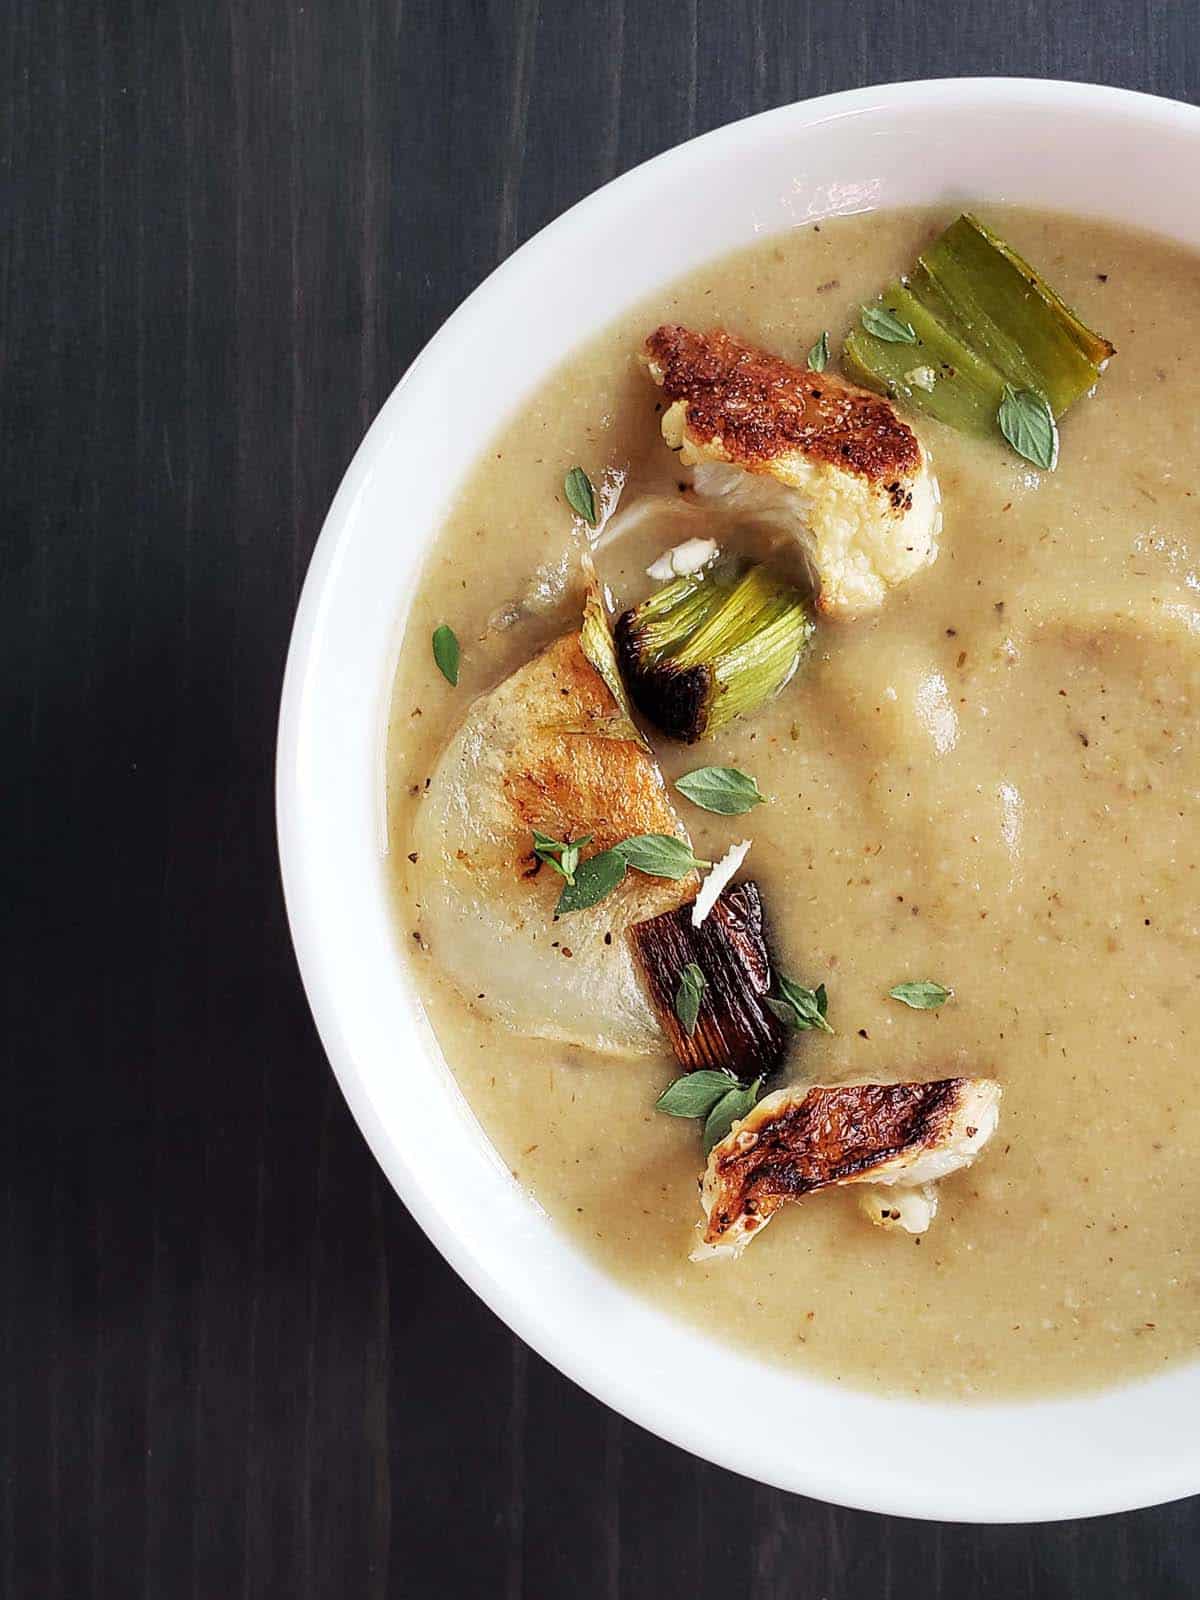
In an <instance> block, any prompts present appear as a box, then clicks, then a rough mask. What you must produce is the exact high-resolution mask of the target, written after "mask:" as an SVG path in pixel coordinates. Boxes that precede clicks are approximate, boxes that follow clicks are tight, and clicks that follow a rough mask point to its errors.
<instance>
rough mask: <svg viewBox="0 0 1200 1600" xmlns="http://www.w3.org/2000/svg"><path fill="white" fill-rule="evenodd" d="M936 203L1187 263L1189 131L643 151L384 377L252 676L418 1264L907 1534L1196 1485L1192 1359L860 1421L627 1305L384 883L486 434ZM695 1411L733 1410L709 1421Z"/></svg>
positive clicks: (1115, 126)
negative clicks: (676, 290) (569, 1230)
mask: <svg viewBox="0 0 1200 1600" xmlns="http://www.w3.org/2000/svg"><path fill="white" fill-rule="evenodd" d="M968 199H969V200H982V201H993V202H998V201H1014V202H1019V203H1022V204H1027V205H1033V206H1050V207H1060V208H1062V209H1064V210H1068V211H1073V212H1078V213H1082V214H1087V215H1094V216H1097V217H1103V218H1109V219H1113V220H1117V221H1121V222H1129V223H1133V224H1136V225H1137V226H1140V227H1143V228H1151V229H1155V230H1157V231H1159V232H1160V233H1163V234H1166V235H1168V236H1170V237H1171V238H1173V239H1177V240H1180V241H1182V242H1184V243H1186V244H1189V245H1191V246H1193V247H1197V248H1200V203H1198V202H1200V111H1197V110H1195V109H1193V108H1191V107H1188V106H1183V105H1177V104H1174V103H1172V102H1168V101H1164V100H1156V99H1152V98H1149V97H1147V96H1143V95H1135V94H1129V93H1126V92H1123V91H1120V90H1116V89H1104V88H1095V87H1090V86H1086V85H1081V84H1069V83H1051V82H1038V81H1022V80H1006V79H960V80H950V81H944V82H933V83H912V84H895V85H891V86H889V87H886V88H880V89H862V90H856V91H854V92H852V93H849V94H840V95H833V96H831V97H830V98H828V99H823V100H814V101H809V102H807V103H805V104H801V105H794V106H787V107H784V108H783V109H781V110H778V111H771V112H767V113H765V114H764V115H762V116H757V117H752V118H750V119H749V120H748V121H745V122H739V123H735V124H733V125H732V126H730V127H727V128H722V129H719V130H718V131H717V132H715V133H710V134H707V135H706V136H705V137H703V138H700V139H695V140H693V141H692V142H691V143H690V144H686V145H682V146H680V148H678V149H676V150H672V151H669V152H668V153H667V154H666V155H663V156H660V157H658V159H657V160H654V161H651V162H648V163H647V164H646V165H645V166H642V167H639V168H638V169H637V170H636V171H634V172H631V173H628V174H627V175H626V176H625V177H623V178H620V179H618V180H617V181H616V182H614V183H611V184H609V185H608V186H607V187H606V188H604V189H601V190H600V191H599V193H597V194H594V195H592V196H591V198H590V199H588V200H585V201H583V202H582V204H580V205H578V206H576V207H575V208H574V209H573V210H571V211H569V212H567V214H566V215H565V216H563V217H561V218H559V220H558V221H557V222H555V223H553V224H552V225H551V226H550V227H548V228H546V229H544V230H543V232H542V233H540V234H538V236H537V237H536V238H535V239H533V240H531V241H530V243H528V244H527V245H525V246H524V248H523V249H521V250H519V251H517V253H516V254H515V255H514V256H512V257H511V258H510V259H509V260H508V261H506V262H505V263H504V265H503V266H502V267H500V268H499V269H498V270H497V271H496V272H494V273H493V274H492V276H491V277H490V278H489V279H488V280H487V281H486V283H484V284H483V285H482V287H481V288H479V289H477V290H476V291H475V293H474V294H473V295H472V296H471V297H470V299H469V300H467V301H466V303H465V304H464V305H463V306H461V307H460V309H459V310H458V311H457V312H456V313H455V314H454V316H452V317H451V318H450V320H449V321H448V322H447V323H446V325H445V326H444V327H443V328H442V329H441V331H440V332H439V333H438V334H437V336H436V337H435V338H434V339H433V340H432V341H431V342H430V343H429V345H428V346H427V347H426V349H425V350H424V352H423V353H422V355H421V356H420V357H419V358H418V360H417V361H416V362H415V363H414V364H413V366H412V367H411V368H410V370H409V372H408V373H407V374H406V376H405V377H404V379H403V381H402V382H401V383H400V384H399V385H398V387H397V388H396V390H395V392H394V393H393V395H392V396H391V398H390V399H389V400H388V402H387V404H386V405H385V406H384V408H383V410H382V411H381V412H380V414H379V416H378V418H377V419H376V421H375V423H374V425H373V426H372V428H371V430H370V432H369V433H368V435H367V437H366V439H365V440H364V442H363V444H362V446H361V448H360V449H359V451H358V454H357V455H356V456H355V458H354V461H353V462H352V464H351V466H350V469H349V471H348V472H347V474H346V477H345V480H344V482H343V483H342V486H341V488H340V489H339V491H338V494H337V498H336V499H335V501H334V503H333V507H332V509H331V510H330V513H329V516H328V518H327V520H326V523H325V527H324V530H323V532H322V534H321V538H320V542H319V543H318V545H317V549H316V553H315V555H314V556H313V561H312V566H311V567H310V569H309V573H308V579H307V581H306V583H305V586H304V593H303V596H302V597H301V601H300V607H299V611H298V613H297V617H296V625H295V632H294V634H293V636H292V644H291V652H290V654H289V657H288V664H287V674H286V678H285V681H284V688H283V705H282V712H281V718H280V730H279V752H278V776H277V804H278V823H279V845H280V855H281V858H282V864H283V880H284V887H285V892H286V896H287V905H288V914H289V917H290V919H291V926H292V935H293V938H294V940H295V945H296V952H297V955H298V957H299V961H300V970H301V973H302V974H303V978H304V983H305V987H306V988H307V990H308V997H309V1000H310V1002H311V1005H312V1009H313V1013H314V1015H315V1017H316V1021H317V1026H318V1028H319V1029H320V1033H321V1038H322V1040H323V1041H324V1044H325V1048H326V1050H327V1051H328V1054H329V1058H330V1060H331V1061H332V1063H333V1066H334V1070H335V1072H336V1073H337V1076H338V1079H339V1081H340V1083H341V1086H342V1089H343V1091H344V1093H345V1095H346V1098H347V1100H348V1101H349V1103H350V1106H351V1109H352V1110H353V1112H354V1115H355V1116H356V1117H357V1119H358V1122H359V1125H360V1126H361V1128H362V1130H363V1133H364V1134H365V1135H366V1138H367V1140H368V1142H369V1144H370V1146H371V1148H372V1150H373V1151H374V1152H375V1155H376V1157H377V1158H378V1160H379V1162H380V1164H381V1165H382V1167H383V1168H384V1170H385V1172H386V1173H387V1175H388V1177H389V1178H390V1179H391V1181H392V1183H393V1184H394V1185H395V1187H396V1189H397V1191H398V1192H399V1194H400V1195H401V1196H402V1197H403V1199H404V1201H405V1203H406V1204H407V1205H408V1207H409V1209H410V1210H411V1211H412V1213H413V1215H414V1216H415V1217H416V1219H417V1221H418V1222H419V1223H420V1224H421V1226H422V1227H423V1228H424V1229H425V1231H426V1232H427V1233H428V1235H429V1237H430V1238H431V1239H432V1240H433V1242H434V1243H435V1244H436V1245H437V1247H438V1248H439V1249H440V1250H441V1251H442V1253H443V1254H444V1255H445V1257H446V1259H447V1260H448V1261H449V1262H450V1263H451V1265H452V1266H453V1267H454V1268H455V1269H456V1270H457V1271H458V1272H459V1273H461V1274H462V1276H463V1277H464V1278H465V1279H466V1281H467V1282H468V1283H469V1284H470V1285H471V1287H472V1288H473V1289H475V1291H476V1292H477V1293H478V1294H480V1295H481V1296H482V1297H483V1299H484V1300H485V1301H486V1302H487V1303H488V1305H490V1306H491V1307H492V1309H493V1310H494V1311H495V1312H497V1314H498V1315H499V1316H501V1317H503V1319H504V1320H505V1322H507V1323H508V1324H509V1326H510V1327H512V1328H513V1329H514V1330H515V1331H516V1332H517V1333H518V1334H520V1335H521V1337H522V1338H523V1339H525V1340H527V1341H528V1343H529V1344H531V1345H532V1346H533V1347H534V1349H535V1350H537V1351H539V1352H540V1353H541V1354H542V1355H543V1356H545V1357H546V1359H547V1360H549V1361H552V1362H553V1363H554V1364H555V1366H557V1367H559V1368H560V1369H561V1370H562V1371H563V1372H565V1373H567V1374H568V1375H569V1376H570V1377H572V1378H574V1379H575V1380H576V1381H577V1382H578V1383H580V1384H582V1385H583V1386H584V1388H586V1389H588V1390H590V1391H591V1393H592V1394H594V1395H597V1396H598V1397H599V1398H600V1399H601V1400H604V1401H605V1402H606V1403H607V1404H609V1405H611V1406H613V1407H615V1408H616V1409H617V1410H618V1411H620V1412H623V1413H624V1414H625V1415H626V1416H629V1417H632V1418H633V1419H635V1420H636V1421H637V1422H640V1423H641V1424H642V1425H643V1426H645V1427H647V1428H650V1429H652V1430H653V1431H654V1432H655V1433H658V1434H661V1435H662V1436H663V1437H664V1438H667V1439H671V1440H673V1441H674V1442H675V1443H676V1444H679V1445H682V1446H683V1447H684V1448H685V1449H687V1450H692V1451H694V1452H695V1453H696V1454H697V1455H700V1456H704V1457H707V1458H708V1459H709V1460H711V1461H715V1462H719V1463H721V1464H722V1465H724V1466H727V1467H731V1468H733V1469H734V1470H735V1471H737V1472H742V1473H746V1474H747V1475H748V1476H750V1477H754V1478H759V1479H761V1480H763V1481H764V1482H767V1483H772V1484H776V1485H778V1486H780V1487H782V1488H786V1489H794V1490H798V1491H800V1492H802V1493H804V1494H810V1495H817V1496H819V1497H821V1498H822V1499H825V1500H832V1501H837V1502H839V1503H841V1504H843V1505H848V1506H860V1507H866V1508H871V1509H874V1510H879V1511H889V1512H895V1513H900V1514H903V1515H907V1516H918V1517H939V1518H953V1519H961V1520H968V1521H980V1522H990V1521H1036V1520H1041V1519H1047V1518H1056V1517H1073V1516H1083V1515H1088V1514H1092V1513H1096V1512H1103V1511H1117V1510H1123V1509H1126V1508H1129V1507H1134V1506H1141V1505H1148V1504H1153V1503H1156V1502H1159V1501H1163V1500H1169V1499H1173V1498H1175V1497H1177V1496H1180V1495H1184V1494H1188V1493H1191V1492H1193V1491H1196V1490H1200V1434H1198V1432H1197V1430H1196V1429H1195V1428H1194V1427H1193V1426H1191V1423H1190V1419H1191V1418H1193V1417H1195V1415H1196V1414H1197V1410H1198V1408H1200V1366H1190V1367H1177V1368H1175V1369H1173V1370H1171V1371H1168V1372H1166V1373H1164V1375H1163V1376H1161V1377H1158V1378H1155V1379H1152V1380H1150V1381H1146V1382H1140V1383H1136V1384H1130V1385H1127V1386H1125V1387H1122V1388H1118V1389H1113V1390H1109V1391H1106V1392H1104V1393H1102V1394H1098V1395H1095V1396H1092V1397H1085V1398H1071V1399H1062V1400H1046V1401H1038V1402H1030V1403H1022V1404H993V1405H984V1406H980V1405H973V1406H956V1405H952V1404H932V1403H925V1402H921V1401H915V1400H902V1399H880V1398H877V1397H874V1396H870V1395H866V1394H860V1393H855V1392H853V1391H847V1390H845V1389H843V1388H841V1387H839V1386H837V1385H835V1384H831V1383H829V1382H827V1381H824V1380H821V1379H819V1378H816V1377H808V1376H806V1375H805V1374H804V1373H803V1371H799V1372H791V1371H784V1370H782V1369H780V1368H773V1367H768V1366H764V1365H761V1364H759V1363H758V1362H756V1361H754V1360H751V1359H749V1358H746V1357H743V1356H741V1355H740V1354H739V1353H738V1352H737V1351H735V1350H730V1349H729V1348H727V1347H726V1346H723V1345H718V1344H716V1343H714V1342H713V1341H711V1340H710V1339H708V1338H707V1337H705V1335H704V1334H703V1333H701V1332H700V1331H698V1330H697V1329H695V1328H693V1327H690V1326H686V1325H683V1324H681V1323H679V1322H677V1321H675V1320H673V1319H671V1318H670V1317H668V1316H667V1315H665V1314H664V1313H662V1312H660V1311H658V1310H656V1309H655V1308H654V1307H652V1306H651V1305H650V1304H648V1303H647V1302H645V1301H643V1300H641V1299H639V1298H637V1297H636V1296H635V1295H633V1294H631V1293H630V1292H628V1291H627V1290H626V1289H625V1288H623V1287H622V1286H621V1285H619V1284H617V1283H615V1282H614V1281H613V1280H612V1279H611V1278H609V1277H607V1276H606V1275H605V1274H604V1273H603V1272H601V1271H600V1270H599V1269H598V1268H597V1267H596V1266H595V1265H593V1264H592V1262H591V1261H589V1260H588V1259H587V1258H586V1257H584V1256H583V1255H581V1254H580V1253H579V1252H578V1251H577V1250H576V1249H575V1248H574V1247H573V1246H572V1245H571V1244H570V1242H569V1241H568V1240H567V1238H566V1237H565V1236H564V1235H562V1234H560V1233H559V1232H558V1231H557V1230H556V1229H555V1227H554V1226H553V1224H552V1223H551V1222H550V1220H549V1219H548V1218H547V1217H546V1216H545V1215H544V1214H543V1213H542V1211H541V1210H540V1209H539V1208H538V1206H537V1205H536V1204H535V1203H534V1202H533V1201H531V1200H530V1199H529V1198H528V1197H527V1196H526V1195H525V1194H524V1193H523V1192H522V1191H521V1189H520V1188H518V1187H517V1185H516V1184H515V1182H514V1181H513V1179H512V1177H511V1176H510V1174H509V1173H508V1171H507V1169H506V1168H505V1167H504V1165H503V1163H502V1162H501V1161H500V1160H499V1158H498V1157H497V1156H496V1154H495V1152H494V1151H493V1150H492V1148H491V1146H490V1145H489V1144H488V1142H487V1140H486V1139H485V1137H484V1136H483V1134H482V1132H481V1130H480V1129H479V1126H478V1124H477V1123H476V1122H475V1120H474V1118H473V1116H472V1114H471V1112H470V1110H469V1108H468V1107H467V1105H466V1103H465V1102H464V1100H463V1098H462V1096H461V1095H460V1093H459V1091H458V1089H457V1087H456V1085H455V1082H454V1080H453V1078H452V1076H451V1074H450V1072H449V1070H448V1069H447V1067H446V1065H445V1062H444V1061H443V1059H442V1057H441V1054H440V1052H439V1049H438V1046H437V1043H436V1041H435V1039H434V1038H433V1035H432V1032H431V1030H430V1028H429V1026H428V1024H427V1023H426V1022H425V1021H424V1018H423V1014H422V1011H421V1008H420V1005H419V1002H418V999H417V997H416V995H415V994H414V992H413V990H412V988H411V986H410V983H409V981H408V978H407V975H406V973H405V970H404V967H403V964H402V962H401V959H400V955H399V944H400V937H399V934H398V930H397V928H396V926H395V924H394V920H393V914H392V909H391V906H390V904H389V899H388V892H387V886H386V881H385V862H384V848H385V826H384V818H385V805H384V744H385V727H386V713H387V706H388V698H389V693H390V689H391V684H392V675H393V670H394V667H395V662H396V655H397V650H398V648H399V643H400V638H401V634H402V631H403V628H404V621H405V608H406V602H407V599H408V597H409V596H410V595H411V593H412V590H413V585H414V584H415V582H416V580H417V574H418V572H419V570H420V567H421V563H422V561H423V559H424V557H425V554H426V551H427V550H428V548H429V544H430V541H431V540H432V539H433V538H434V536H435V534H436V532H437V530H438V525H439V522H440V520H441V517H442V514H443V511H444V509H445V508H446V506H447V503H448V502H449V500H450V499H451V497H452V496H453V495H454V493H455V492H456V490H457V488H458V486H459V483H460V481H461V479H462V477H463V474H464V471H465V470H466V469H467V468H468V467H469V466H470V464H471V462H472V460H473V458H474V457H476V456H477V455H478V454H479V453H480V452H481V451H482V449H483V447H484V445H485V444H486V442H487V440H488V438H489V436H490V435H491V434H492V432H493V430H494V429H495V428H496V427H497V426H498V425H499V424H500V423H501V421H502V420H503V419H504V418H505V416H506V415H507V414H508V413H509V412H510V411H511V410H512V409H513V407H514V406H515V405H516V404H517V403H518V402H519V401H520V400H521V399H522V398H523V397H524V396H525V395H526V394H527V393H528V392H529V391H530V390H531V389H532V388H533V387H534V386H535V385H537V384H538V383H540V382H541V380H542V379H543V377H545V375H546V374H547V373H548V372H550V370H551V369H552V368H553V367H554V366H555V365H556V363H557V362H558V361H559V360H560V358H561V357H562V355H563V354H564V352H565V351H567V350H569V349H570V348H571V347H572V346H573V345H575V344H577V343H579V342H580V341H581V340H583V339H585V338H586V337H588V336H589V335H590V334H592V333H593V332H595V331H596V330H598V329H600V328H601V327H603V326H604V324H606V323H607V322H608V321H609V320H610V319H611V318H612V317H614V316H615V315H616V314H617V313H618V312H619V311H621V310H622V309H623V308H625V307H626V306H628V305H630V304H631V303H632V302H635V301H638V300H640V299H642V298H643V297H644V296H645V295H646V294H647V293H648V292H650V291H651V290H653V289H654V288H656V287H657V286H658V285H660V284H664V283H666V282H668V281H669V280H671V279H672V278H675V277H676V276H678V275H679V274H680V273H683V272H686V271H688V270H690V269H691V268H693V267H696V266H697V265H699V264H700V263H701V262H704V261H707V260H709V259H711V258H712V257H714V256H719V255H721V254H723V253H725V252H726V251H728V250H731V249H733V248H735V247H736V246H739V245H744V244H746V243H747V242H749V241H750V240H752V239H753V238H754V237H756V236H758V235H763V234H771V233H773V232H776V231H779V230H782V229H785V228H789V227H792V226H795V225H796V224H798V223H802V222H811V221H812V220H814V219H819V218H821V217H825V216H829V215H835V214H841V213H845V212H854V211H865V210H869V209H873V208H875V207H878V206H901V205H909V204H925V203H930V202H947V203H954V202H957V201H959V200H968ZM436 1336H437V1330H436V1329H432V1330H431V1337H435V1338H436ZM708 1393H712V1394H720V1395H725V1396H737V1397H739V1402H738V1404H737V1406H736V1420H734V1418H733V1417H732V1416H731V1415H730V1414H728V1413H727V1412H726V1411H725V1409H724V1408H723V1407H719V1406H709V1405H705V1404H703V1403H702V1401H700V1400H699V1399H698V1397H699V1396H703V1395H705V1394H708ZM743 1402H744V1403H743Z"/></svg>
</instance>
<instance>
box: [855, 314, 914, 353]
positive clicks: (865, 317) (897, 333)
mask: <svg viewBox="0 0 1200 1600" xmlns="http://www.w3.org/2000/svg"><path fill="white" fill-rule="evenodd" d="M859 315H860V317H861V319H862V325H863V327H864V328H865V329H866V331H867V332H868V333H870V334H873V335H874V337H875V338H876V339H882V340H883V341H884V343H885V344H916V342H917V331H916V329H915V328H914V327H913V325H912V323H911V322H902V321H901V320H900V318H899V317H897V316H894V315H893V313H892V312H890V311H889V310H888V309H887V307H886V306H863V307H862V309H861V311H860V313H859Z"/></svg>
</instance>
